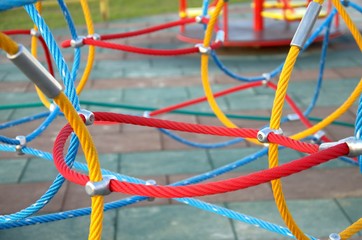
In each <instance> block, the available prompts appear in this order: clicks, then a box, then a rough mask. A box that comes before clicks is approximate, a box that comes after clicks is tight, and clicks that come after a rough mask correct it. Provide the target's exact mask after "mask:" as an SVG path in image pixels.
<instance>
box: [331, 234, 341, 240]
mask: <svg viewBox="0 0 362 240" xmlns="http://www.w3.org/2000/svg"><path fill="white" fill-rule="evenodd" d="M341 239H342V238H341V236H340V235H339V234H338V233H331V234H330V235H329V240H341Z"/></svg>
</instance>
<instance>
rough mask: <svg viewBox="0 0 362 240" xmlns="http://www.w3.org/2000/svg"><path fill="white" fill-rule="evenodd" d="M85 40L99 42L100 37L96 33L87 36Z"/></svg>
mask: <svg viewBox="0 0 362 240" xmlns="http://www.w3.org/2000/svg"><path fill="white" fill-rule="evenodd" d="M87 38H90V39H93V40H101V35H99V34H98V33H93V34H90V35H88V36H87Z"/></svg>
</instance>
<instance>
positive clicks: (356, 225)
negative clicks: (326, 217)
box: [339, 218, 362, 240]
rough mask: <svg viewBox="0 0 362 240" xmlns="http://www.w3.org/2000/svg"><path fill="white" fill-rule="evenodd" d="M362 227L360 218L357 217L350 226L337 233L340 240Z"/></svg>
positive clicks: (350, 235) (347, 237)
mask: <svg viewBox="0 0 362 240" xmlns="http://www.w3.org/2000/svg"><path fill="white" fill-rule="evenodd" d="M361 229H362V218H360V219H358V220H357V221H356V222H354V223H353V224H352V225H351V226H349V227H348V228H346V229H345V230H343V231H342V232H340V233H339V236H340V237H341V239H342V240H345V239H349V238H350V237H352V236H353V235H355V234H356V233H358V232H359V231H360V230H361Z"/></svg>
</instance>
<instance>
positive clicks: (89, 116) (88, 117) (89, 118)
mask: <svg viewBox="0 0 362 240" xmlns="http://www.w3.org/2000/svg"><path fill="white" fill-rule="evenodd" d="M78 114H81V115H83V116H84V118H85V125H92V124H93V123H94V120H95V117H94V113H93V112H91V111H88V110H87V109H81V110H79V111H78Z"/></svg>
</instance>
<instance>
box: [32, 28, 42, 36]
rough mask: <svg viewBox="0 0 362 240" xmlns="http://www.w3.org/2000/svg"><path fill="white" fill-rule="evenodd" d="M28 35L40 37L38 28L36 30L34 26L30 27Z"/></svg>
mask: <svg viewBox="0 0 362 240" xmlns="http://www.w3.org/2000/svg"><path fill="white" fill-rule="evenodd" d="M30 35H31V36H33V37H40V36H41V34H40V32H39V31H38V30H36V29H35V28H32V29H30Z"/></svg>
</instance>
